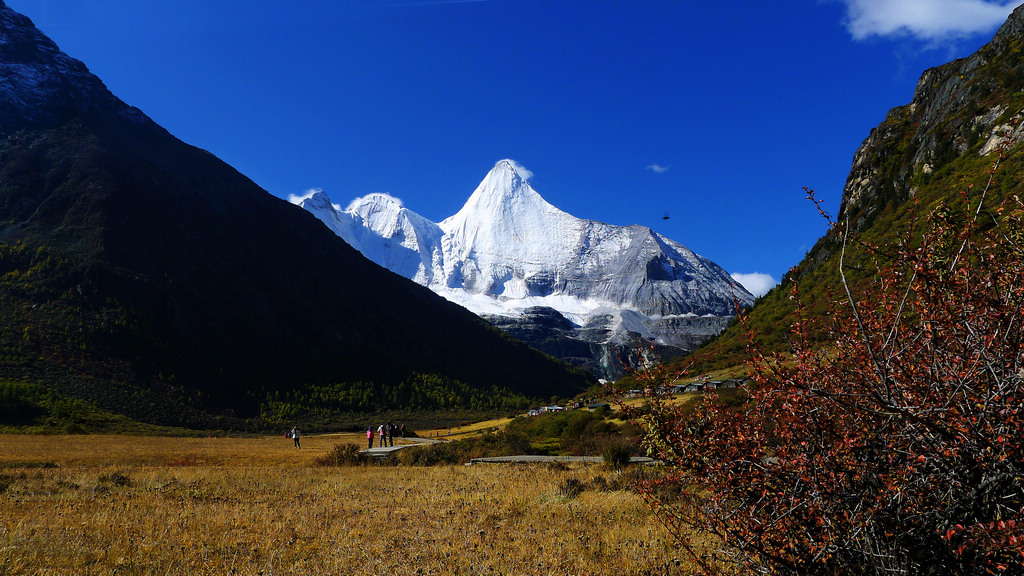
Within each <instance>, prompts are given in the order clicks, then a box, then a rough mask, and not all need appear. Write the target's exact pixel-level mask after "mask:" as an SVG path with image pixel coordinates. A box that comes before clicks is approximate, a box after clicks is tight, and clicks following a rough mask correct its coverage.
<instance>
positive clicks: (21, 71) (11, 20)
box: [0, 1, 146, 134]
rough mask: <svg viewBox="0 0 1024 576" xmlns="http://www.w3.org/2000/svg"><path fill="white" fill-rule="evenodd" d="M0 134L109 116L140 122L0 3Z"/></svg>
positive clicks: (27, 21) (134, 112) (97, 81)
mask: <svg viewBox="0 0 1024 576" xmlns="http://www.w3.org/2000/svg"><path fill="white" fill-rule="evenodd" d="M0 78H3V79H4V82H3V83H2V84H0V134H9V133H12V132H16V131H18V130H21V129H25V128H50V127H54V126H58V125H60V124H63V123H64V122H66V121H68V120H70V119H72V118H75V117H77V116H82V115H89V114H95V113H106V114H109V113H111V112H113V113H114V114H116V115H119V116H123V117H128V118H132V119H134V120H145V119H146V117H145V115H143V114H142V112H140V111H139V110H137V109H135V108H132V107H130V106H128V105H126V104H125V103H124V102H121V101H120V100H119V99H118V98H117V97H116V96H114V95H113V94H111V93H110V91H109V90H107V87H106V86H104V84H103V82H101V81H100V79H99V78H97V77H96V76H94V75H93V74H92V73H90V72H89V69H88V68H86V66H85V64H82V63H81V62H80V61H78V60H75V59H74V58H71V57H70V56H68V55H67V54H64V53H63V52H61V51H60V49H59V48H58V47H57V45H56V44H55V43H54V42H53V41H52V40H50V39H49V38H47V37H46V35H44V34H43V33H42V32H41V31H40V30H39V29H38V28H36V27H35V25H34V24H33V23H32V20H30V19H29V18H28V17H26V16H23V15H21V14H19V13H17V12H15V11H14V10H11V9H10V8H8V7H7V5H6V4H4V3H3V2H2V1H0Z"/></svg>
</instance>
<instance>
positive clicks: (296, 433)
mask: <svg viewBox="0 0 1024 576" xmlns="http://www.w3.org/2000/svg"><path fill="white" fill-rule="evenodd" d="M299 436H302V433H301V432H299V429H298V428H292V440H295V447H296V448H301V446H299Z"/></svg>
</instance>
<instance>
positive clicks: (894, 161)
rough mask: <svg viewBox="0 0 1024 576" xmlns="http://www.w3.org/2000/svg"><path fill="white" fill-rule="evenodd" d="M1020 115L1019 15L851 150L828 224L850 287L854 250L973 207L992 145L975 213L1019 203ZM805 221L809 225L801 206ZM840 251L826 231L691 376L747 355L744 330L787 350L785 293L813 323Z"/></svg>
mask: <svg viewBox="0 0 1024 576" xmlns="http://www.w3.org/2000/svg"><path fill="white" fill-rule="evenodd" d="M1022 109H1024V7H1021V8H1018V9H1017V10H1015V11H1014V12H1013V14H1012V15H1011V16H1010V17H1009V18H1008V19H1007V21H1006V23H1005V24H1004V25H1003V26H1002V27H1001V28H1000V29H999V31H998V32H997V33H996V35H995V37H994V38H993V39H992V41H991V42H989V43H988V44H986V45H985V46H983V47H982V48H981V49H979V50H978V51H977V52H976V53H975V54H973V55H971V56H969V57H967V58H962V59H959V60H955V61H953V62H950V63H948V64H945V65H943V66H939V67H937V68H932V69H930V70H927V71H925V72H924V74H922V76H921V79H920V80H919V82H918V85H917V89H916V90H915V93H914V97H913V100H912V101H911V102H910V103H909V104H907V105H904V106H900V107H897V108H893V109H892V110H890V111H889V113H888V114H887V115H886V118H885V120H884V121H883V122H882V123H881V124H880V125H879V126H878V127H876V128H874V129H872V130H871V133H870V134H869V136H868V137H867V139H865V141H864V142H863V144H862V145H861V146H860V148H859V149H858V150H857V152H856V154H855V155H854V158H853V166H852V169H851V171H850V174H849V177H848V178H847V181H846V186H845V188H844V191H843V198H842V205H841V207H840V211H839V214H838V215H837V216H836V218H837V220H838V221H840V222H847V221H848V222H849V223H850V228H851V230H852V231H853V232H854V233H855V238H856V241H855V242H852V243H851V244H850V245H849V247H848V254H847V258H846V272H847V275H848V277H849V279H850V280H851V281H852V282H853V284H854V285H855V286H861V287H863V286H864V285H865V283H866V282H867V281H870V280H871V279H872V278H873V276H874V270H875V269H876V266H877V264H878V262H877V261H876V258H875V257H873V256H872V255H871V254H870V253H868V252H867V251H865V250H864V249H863V247H862V246H861V245H860V244H858V243H857V242H862V243H864V244H868V245H873V246H879V247H882V248H883V249H884V247H886V246H890V245H891V244H892V243H893V242H894V241H895V240H896V239H897V238H903V237H907V236H908V235H910V236H913V235H914V234H915V233H919V232H920V230H921V229H922V228H921V227H922V226H925V225H926V223H925V218H926V216H928V215H929V214H930V213H932V212H933V211H934V210H935V209H937V208H939V207H940V206H946V207H950V208H958V207H963V205H964V202H971V203H972V206H974V207H976V206H977V203H978V198H979V194H980V191H981V190H983V189H984V188H985V185H986V183H987V180H988V178H989V171H990V169H991V167H992V166H993V165H994V163H995V161H996V159H997V155H998V154H997V152H998V150H999V149H1000V147H1002V148H1004V150H1003V153H1004V155H1005V158H1004V159H1003V160H1002V161H1001V164H1000V167H999V170H998V171H997V173H996V177H995V180H994V185H993V188H992V190H990V192H989V194H988V196H987V198H986V201H985V205H986V206H987V207H988V208H994V207H995V206H997V205H998V203H999V202H1001V201H1002V200H1004V199H1010V198H1012V197H1013V196H1014V195H1024V194H1022V178H1024V158H1022V154H1021V151H1020V149H1019V148H1018V147H1017V146H1016V144H1017V143H1018V142H1019V141H1020V136H1021V126H1020V124H1019V120H1020V118H1021V115H1022ZM808 214H809V217H814V216H813V214H814V207H813V206H812V205H811V204H810V203H808ZM834 216H835V215H834ZM840 247H841V239H840V237H839V236H838V234H837V233H836V232H830V233H828V234H826V235H825V236H824V237H823V238H821V239H820V240H819V241H818V242H817V243H816V244H815V246H814V247H813V248H812V249H811V251H810V252H808V254H807V256H806V257H805V258H804V260H803V261H802V262H801V263H800V264H799V265H798V266H796V267H794V268H793V270H791V271H790V272H789V273H788V274H787V275H786V277H785V278H784V279H783V281H782V283H781V284H780V285H779V286H778V287H777V288H776V289H775V290H773V291H772V292H770V293H769V294H767V295H765V296H764V297H763V298H762V299H760V300H759V301H758V302H757V303H756V304H755V307H754V308H753V309H752V310H751V312H750V314H749V316H748V321H747V324H746V328H744V327H742V326H739V325H736V326H733V327H731V328H730V329H729V330H727V331H726V332H725V333H723V334H722V335H721V336H720V337H719V338H718V339H716V340H715V341H713V342H711V343H709V344H708V345H707V346H705V347H704V348H703V349H701V350H699V351H698V352H697V353H696V354H695V355H694V357H693V360H694V361H695V368H696V369H698V370H713V369H717V368H723V367H726V366H731V365H735V364H738V363H741V362H743V360H744V359H746V358H747V357H748V356H749V355H748V354H747V351H746V346H747V343H748V338H747V335H746V331H747V330H750V331H751V332H752V333H753V334H754V335H755V342H756V344H757V345H758V346H759V347H760V348H761V349H762V350H765V351H771V350H779V351H785V350H787V349H788V344H787V342H788V339H789V338H791V335H790V334H789V332H788V331H789V326H790V322H791V320H792V316H791V315H792V314H793V312H794V311H795V305H794V301H793V300H791V299H790V295H791V293H792V292H793V290H794V288H795V289H797V290H798V292H799V294H800V297H801V299H802V300H803V301H804V302H805V303H806V305H807V314H808V315H809V316H812V317H813V316H820V314H822V313H823V312H824V310H825V309H826V305H827V300H828V299H829V298H830V297H833V296H834V297H838V295H839V294H841V287H840V283H839V274H838V266H839V248H840ZM862 289H863V288H862ZM857 292H858V294H862V292H861V291H860V290H858V291H857ZM812 337H814V335H812Z"/></svg>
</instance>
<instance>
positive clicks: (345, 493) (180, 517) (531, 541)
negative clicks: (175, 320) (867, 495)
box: [0, 435, 689, 576]
mask: <svg viewBox="0 0 1024 576" xmlns="http://www.w3.org/2000/svg"><path fill="white" fill-rule="evenodd" d="M342 441H350V442H352V443H357V444H360V445H361V444H362V442H365V440H364V439H361V438H359V436H358V435H341V436H316V437H306V438H303V439H302V444H303V448H302V449H301V450H296V449H295V448H294V447H293V446H292V442H291V440H287V439H284V438H256V439H224V438H218V439H188V438H136V437H123V436H61V437H55V436H0V575H4V574H115V573H116V574H254V575H255V574H266V575H269V574H339V575H340V574H367V575H371V574H381V575H384V574H387V575H402V574H614V575H617V576H621V575H624V574H667V573H679V574H686V573H689V570H687V566H686V565H685V564H682V565H681V564H680V563H679V562H678V561H677V560H676V556H677V551H676V550H675V549H674V547H673V546H672V539H671V538H670V537H669V535H668V534H667V533H666V532H665V530H664V528H663V527H662V526H661V524H660V523H658V521H657V520H656V519H655V518H654V517H652V516H651V514H650V512H649V510H648V509H647V507H646V506H645V505H644V504H643V503H642V502H641V501H640V499H639V497H637V496H636V495H635V494H633V493H631V492H629V491H622V490H619V491H613V490H607V489H598V488H597V487H598V486H605V485H615V480H616V479H615V478H614V476H615V474H616V473H613V472H608V471H605V470H603V469H602V468H599V467H592V468H585V467H584V468H569V469H559V468H551V467H534V466H529V467H527V466H512V467H508V466H472V467H464V466H459V467H438V468H407V467H387V466H369V467H356V468H319V467H315V466H313V459H314V458H315V457H316V456H318V455H321V454H323V453H325V452H327V451H328V450H329V449H331V448H332V447H333V446H334V445H336V444H338V443H339V442H342ZM33 463H52V464H55V465H56V467H40V466H36V465H34V464H33ZM566 485H577V486H583V487H586V488H587V489H585V490H583V491H582V493H579V494H578V495H575V494H572V493H570V494H568V495H567V494H566V491H565V489H564V488H565V486H566Z"/></svg>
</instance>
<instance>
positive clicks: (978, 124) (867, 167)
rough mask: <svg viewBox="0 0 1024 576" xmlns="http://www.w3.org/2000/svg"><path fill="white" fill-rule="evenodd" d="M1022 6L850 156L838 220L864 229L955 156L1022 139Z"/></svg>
mask: <svg viewBox="0 0 1024 576" xmlns="http://www.w3.org/2000/svg"><path fill="white" fill-rule="evenodd" d="M1022 35H1024V6H1022V7H1020V8H1017V9H1016V10H1014V12H1013V14H1012V15H1011V16H1010V17H1009V19H1007V21H1006V23H1005V24H1003V26H1002V27H1001V28H1000V29H999V31H998V32H997V33H996V35H995V37H994V38H993V39H992V41H991V42H989V43H988V44H986V45H985V46H983V47H982V48H981V49H979V50H978V51H977V52H975V53H974V54H972V55H971V56H969V57H967V58H961V59H959V60H954V61H953V62H950V63H948V64H944V65H942V66H938V67H936V68H931V69H929V70H926V71H925V72H924V73H923V74H922V75H921V79H920V80H919V81H918V84H917V88H916V89H915V91H914V97H913V100H912V101H911V102H910V103H909V104H907V105H905V106H900V107H897V108H893V109H892V110H890V111H889V113H888V114H887V115H886V118H885V120H884V121H883V122H882V123H881V124H880V125H879V126H878V127H877V128H875V129H873V130H872V131H871V133H870V134H869V135H868V137H867V139H865V140H864V142H863V144H861V146H860V148H859V149H858V150H857V152H856V154H855V155H854V158H853V167H852V169H851V170H850V174H849V177H848V178H847V181H846V186H845V188H844V190H843V200H842V205H841V206H840V210H839V219H840V220H846V219H849V220H850V221H851V222H852V223H853V225H854V226H853V227H854V229H855V230H860V229H863V228H864V227H865V226H866V225H868V224H869V223H870V222H871V221H872V220H873V219H874V217H875V216H876V215H877V214H878V213H879V212H881V211H882V210H884V209H885V207H886V206H887V205H889V204H890V203H896V204H899V203H901V202H903V201H905V200H906V199H908V198H910V197H912V196H913V195H914V194H915V192H916V190H915V188H914V186H913V179H914V176H915V175H918V174H930V173H933V172H935V171H937V170H939V169H941V168H942V167H943V166H944V165H945V164H947V163H948V162H950V161H952V160H953V159H955V158H956V157H958V156H960V155H962V154H964V153H966V152H969V151H977V152H978V153H981V154H987V153H989V152H991V151H992V150H993V149H994V148H996V147H997V146H998V145H999V144H1000V143H1001V142H1004V141H1005V140H1006V138H1007V137H1009V136H1012V134H1010V133H1012V132H1014V131H1016V135H1019V134H1020V130H1021V128H1020V127H1019V126H1016V127H1015V126H1013V125H1012V124H1011V121H1012V120H1013V119H1014V118H1019V116H1020V112H1021V107H1022V105H1024V100H1022V99H1021V98H1019V97H1018V96H1017V94H1018V93H1019V92H1020V91H1021V90H1022V88H1024V61H1022V59H1021V57H1020V50H1021V48H1022V46H1024V40H1022Z"/></svg>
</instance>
